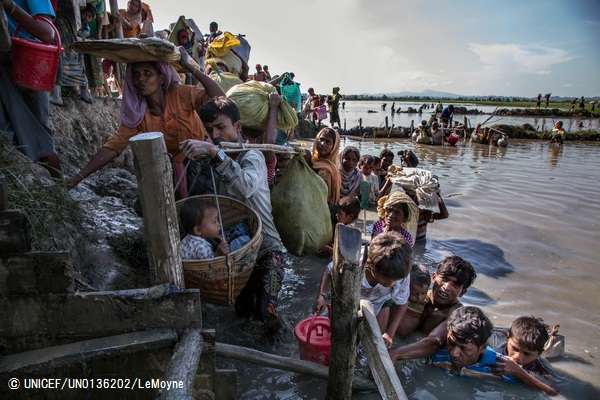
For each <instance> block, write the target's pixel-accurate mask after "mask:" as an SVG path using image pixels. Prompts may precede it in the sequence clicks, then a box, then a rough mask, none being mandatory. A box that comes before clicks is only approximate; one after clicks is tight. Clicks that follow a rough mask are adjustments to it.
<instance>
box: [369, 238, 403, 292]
mask: <svg viewBox="0 0 600 400" xmlns="http://www.w3.org/2000/svg"><path fill="white" fill-rule="evenodd" d="M369 261H370V262H371V266H372V268H373V269H374V270H375V271H377V272H378V273H380V274H381V275H382V276H384V277H385V278H387V279H393V280H398V279H404V278H406V277H407V276H408V274H409V273H410V270H411V267H412V247H410V244H409V243H408V242H407V241H406V239H404V236H402V235H401V234H400V233H398V232H394V231H392V232H383V233H380V234H379V235H377V236H375V237H374V238H373V240H371V244H370V245H369Z"/></svg>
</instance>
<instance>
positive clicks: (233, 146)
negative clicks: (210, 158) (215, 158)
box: [219, 142, 298, 154]
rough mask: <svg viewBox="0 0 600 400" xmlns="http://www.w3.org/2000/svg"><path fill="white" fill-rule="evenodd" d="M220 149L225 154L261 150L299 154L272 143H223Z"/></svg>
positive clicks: (292, 149)
mask: <svg viewBox="0 0 600 400" xmlns="http://www.w3.org/2000/svg"><path fill="white" fill-rule="evenodd" d="M219 147H220V148H221V150H223V151H224V152H225V153H234V152H239V151H244V150H260V151H272V152H273V153H279V154H298V152H297V151H296V150H294V148H292V147H289V146H281V145H278V144H271V143H237V142H221V143H219Z"/></svg>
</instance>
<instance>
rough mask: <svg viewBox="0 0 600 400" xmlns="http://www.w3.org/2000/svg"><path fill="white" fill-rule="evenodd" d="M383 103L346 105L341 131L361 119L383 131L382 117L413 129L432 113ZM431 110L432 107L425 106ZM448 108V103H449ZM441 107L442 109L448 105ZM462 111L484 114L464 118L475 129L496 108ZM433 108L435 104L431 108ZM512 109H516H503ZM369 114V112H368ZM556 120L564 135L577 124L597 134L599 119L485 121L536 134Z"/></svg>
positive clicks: (416, 105) (405, 104) (473, 106)
mask: <svg viewBox="0 0 600 400" xmlns="http://www.w3.org/2000/svg"><path fill="white" fill-rule="evenodd" d="M383 103H384V102H383V101H366V100H352V101H346V105H345V108H344V109H340V120H341V124H342V127H344V123H345V125H346V128H348V129H351V128H354V127H356V126H358V125H359V119H362V126H363V127H366V126H372V127H385V117H388V125H389V126H391V125H394V126H402V127H409V126H410V124H411V121H412V122H414V125H415V127H416V126H417V125H419V122H421V120H429V117H430V116H431V113H432V112H433V108H429V109H425V110H423V113H422V114H418V113H411V114H409V113H405V112H400V113H394V114H392V113H391V112H390V107H391V106H392V102H391V101H386V102H385V103H387V108H386V111H383V110H381V105H382V104H383ZM422 104H424V102H409V101H397V102H396V110H397V109H398V108H399V107H400V108H401V109H402V111H406V110H407V109H408V107H412V108H416V109H418V108H419V107H420V106H421V105H422ZM427 104H429V105H430V106H431V104H432V103H427ZM448 104H450V103H448ZM448 104H444V106H446V105H448ZM455 105H459V106H461V107H466V108H467V109H468V110H474V109H477V110H479V111H482V112H484V113H485V114H481V115H466V117H467V119H468V122H467V123H468V124H469V127H475V125H477V124H478V123H479V122H482V123H483V122H485V121H486V120H487V119H488V118H490V115H491V113H492V112H494V110H495V109H496V107H495V106H486V105H480V104H469V103H461V104H455ZM434 106H435V104H434ZM503 108H508V109H512V108H515V107H503ZM550 108H552V104H550ZM369 110H370V111H372V112H369ZM463 117H465V116H464V115H460V114H455V116H454V120H455V121H458V122H461V123H462V122H463ZM558 120H563V121H564V128H565V130H566V131H567V132H575V131H578V130H579V128H578V127H579V124H580V123H583V129H590V130H593V131H600V119H598V118H595V119H593V118H571V119H568V118H558V117H545V118H542V117H512V116H511V117H503V116H502V117H500V116H499V117H493V118H492V119H491V120H489V121H488V123H487V124H488V125H489V124H503V125H519V126H520V125H523V124H526V123H527V124H531V125H532V126H533V127H534V128H536V129H537V130H542V131H544V130H551V129H552V127H553V126H554V123H555V122H556V121H558Z"/></svg>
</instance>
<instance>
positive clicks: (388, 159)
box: [381, 154, 394, 171]
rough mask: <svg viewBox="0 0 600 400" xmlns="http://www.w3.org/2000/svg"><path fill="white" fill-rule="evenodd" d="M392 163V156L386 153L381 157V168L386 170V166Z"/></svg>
mask: <svg viewBox="0 0 600 400" xmlns="http://www.w3.org/2000/svg"><path fill="white" fill-rule="evenodd" d="M393 163H394V157H393V156H391V155H389V154H388V155H386V156H385V157H383V158H382V159H381V168H382V169H384V170H386V171H387V169H388V167H389V166H390V165H392V164H393Z"/></svg>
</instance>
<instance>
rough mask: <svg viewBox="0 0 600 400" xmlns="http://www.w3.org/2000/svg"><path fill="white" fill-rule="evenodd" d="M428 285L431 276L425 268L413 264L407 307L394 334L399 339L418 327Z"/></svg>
mask: <svg viewBox="0 0 600 400" xmlns="http://www.w3.org/2000/svg"><path fill="white" fill-rule="evenodd" d="M430 284H431V275H429V271H427V268H425V266H424V265H421V264H413V265H412V270H411V271H410V296H408V306H407V309H406V314H405V315H404V318H402V323H401V324H400V326H399V328H398V331H397V332H396V333H397V334H398V335H400V337H406V336H407V335H408V334H409V333H410V332H413V331H415V330H416V329H417V328H418V327H419V323H420V322H421V317H422V316H423V311H424V310H425V302H426V300H427V292H428V291H429V285H430Z"/></svg>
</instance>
